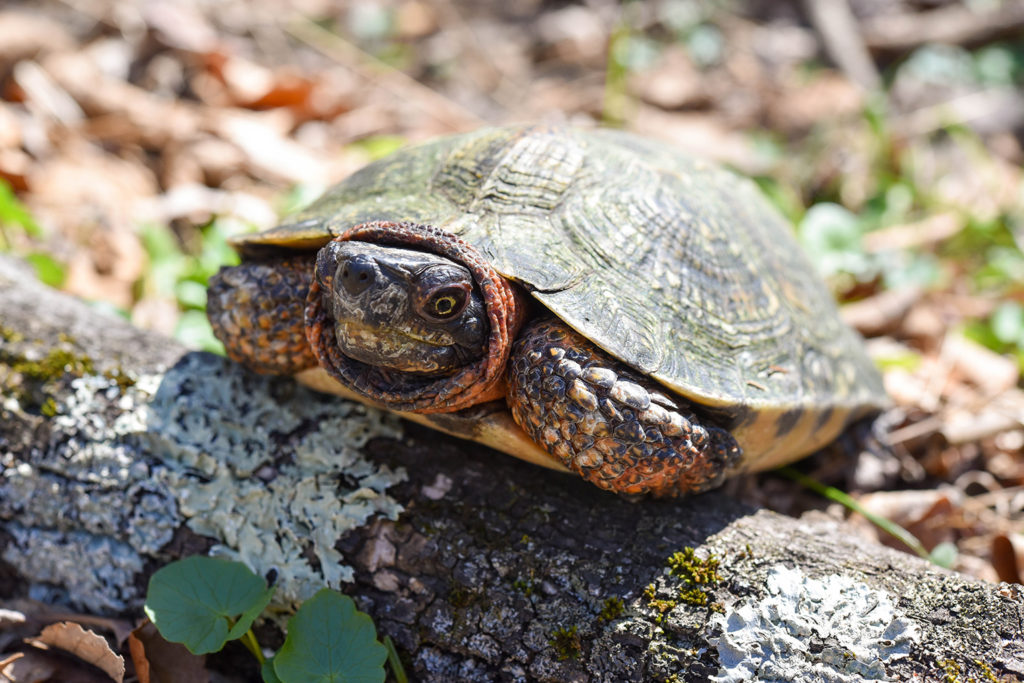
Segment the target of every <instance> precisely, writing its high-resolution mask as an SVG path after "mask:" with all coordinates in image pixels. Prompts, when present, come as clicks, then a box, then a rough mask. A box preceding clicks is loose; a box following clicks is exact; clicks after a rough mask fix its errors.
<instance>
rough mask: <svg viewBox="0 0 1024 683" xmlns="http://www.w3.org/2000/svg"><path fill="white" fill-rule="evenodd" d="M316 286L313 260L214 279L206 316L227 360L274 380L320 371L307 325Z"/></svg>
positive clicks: (249, 268)
mask: <svg viewBox="0 0 1024 683" xmlns="http://www.w3.org/2000/svg"><path fill="white" fill-rule="evenodd" d="M312 280H313V259H312V258H311V257H309V258H301V257H293V258H290V259H277V260H273V261H258V262H252V263H243V264H242V265H240V266H234V267H230V268H221V269H220V272H218V273H217V274H216V275H214V276H213V277H212V278H210V286H209V289H208V293H207V302H206V315H207V317H208V318H209V319H210V325H212V326H213V333H214V334H215V335H216V336H217V338H218V339H220V340H221V342H223V343H224V348H225V350H226V351H227V354H228V358H230V359H231V360H233V361H235V362H236V363H241V364H242V365H245V366H247V367H249V368H250V369H252V370H255V371H256V372H262V373H266V374H274V375H289V374H292V373H295V372H298V371H299V370H304V369H306V368H312V367H316V365H317V361H316V357H315V356H314V355H313V352H312V350H311V349H310V347H309V342H307V341H306V331H305V329H306V328H305V324H304V322H303V315H304V311H305V308H306V292H308V291H309V285H310V282H312Z"/></svg>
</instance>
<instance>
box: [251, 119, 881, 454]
mask: <svg viewBox="0 0 1024 683" xmlns="http://www.w3.org/2000/svg"><path fill="white" fill-rule="evenodd" d="M381 220H384V221H412V222H416V223H422V224H427V225H433V226H436V227H440V228H443V229H444V230H447V231H449V232H452V233H454V234H456V235H458V236H460V237H462V238H463V239H464V240H466V241H467V242H469V243H470V244H472V245H473V246H475V247H476V248H477V249H478V250H479V251H480V252H482V253H483V254H484V255H485V257H487V258H488V259H489V260H490V262H491V264H492V265H493V266H494V267H495V268H496V269H497V271H498V272H499V273H501V274H503V275H505V276H506V277H508V278H510V279H512V280H514V281H515V282H517V283H519V284H521V285H522V286H524V287H525V288H526V289H527V290H528V291H529V292H531V294H532V295H533V296H534V297H535V298H536V299H537V300H538V301H540V302H541V303H542V304H543V305H544V306H545V307H547V308H548V309H549V310H550V311H552V312H553V313H554V314H555V315H557V316H558V317H559V318H561V319H562V320H564V321H565V322H567V323H568V324H569V325H570V326H571V327H573V328H575V329H576V330H577V331H579V332H581V333H582V334H583V335H584V336H586V337H588V338H589V339H591V340H592V341H594V342H595V343H596V344H597V345H598V346H600V347H601V348H603V349H604V350H605V351H607V352H608V353H610V354H611V355H613V356H615V357H616V358H618V359H620V360H622V361H624V362H625V363H627V364H629V365H631V366H633V367H634V368H636V369H637V370H639V371H641V372H643V373H645V374H647V375H649V376H651V377H653V378H654V379H656V380H657V381H659V382H661V383H662V384H664V385H665V386H666V387H668V388H669V389H671V390H672V391H675V392H677V393H679V394H681V395H683V396H684V397H686V398H689V399H692V400H693V401H695V402H697V403H700V404H703V405H705V406H709V407H710V408H711V409H712V412H714V413H717V414H720V415H721V417H722V422H723V426H726V427H727V428H729V429H730V430H731V431H732V432H733V433H734V435H735V436H736V438H737V440H738V441H739V442H740V443H741V445H742V446H743V448H744V450H745V451H747V454H746V455H747V456H748V457H750V456H752V455H756V456H757V457H758V460H759V461H760V462H758V465H759V467H758V469H760V468H762V467H765V466H768V465H770V464H771V461H772V459H773V456H778V457H779V458H787V455H786V448H787V443H788V442H790V441H792V442H793V443H796V442H797V441H801V442H807V443H808V444H809V446H814V445H816V444H817V442H818V441H819V440H818V439H814V438H812V439H810V441H808V440H807V435H808V434H815V433H817V432H821V433H822V439H821V440H820V441H822V442H825V441H827V440H831V438H834V436H835V434H836V433H837V432H838V431H839V430H840V429H841V428H842V425H844V424H846V423H847V422H848V421H849V420H850V419H851V418H853V417H856V416H857V415H860V414H863V413H866V412H868V411H870V410H872V409H874V408H877V407H879V406H881V405H884V402H885V397H884V391H883V389H882V386H881V382H880V379H879V377H878V374H877V371H876V370H875V368H874V367H873V365H872V363H871V361H870V360H869V359H868V357H867V356H866V354H865V352H864V350H863V347H862V344H861V341H860V339H859V338H858V337H857V335H856V334H855V333H854V332H852V331H851V330H850V329H849V328H847V327H846V326H845V325H844V324H843V323H842V322H841V321H840V319H839V316H838V313H837V309H836V306H835V303H834V302H833V301H832V298H831V296H830V294H829V292H828V290H827V288H826V287H825V286H824V285H823V283H822V282H821V280H820V278H819V277H818V275H817V274H816V272H815V270H814V267H813V265H812V264H811V263H810V261H809V260H808V259H807V258H806V256H805V255H804V254H803V253H802V252H801V250H800V247H799V246H798V244H797V243H796V240H795V239H794V237H793V231H792V227H791V226H790V225H789V224H788V223H787V222H786V221H785V220H784V219H783V218H782V217H781V216H780V215H779V214H778V213H777V212H776V211H775V210H774V209H773V208H772V207H771V206H770V205H769V204H768V202H767V201H766V200H765V199H764V198H763V197H762V195H761V194H760V192H759V191H758V189H757V188H756V186H755V185H754V184H753V183H752V182H750V181H749V180H746V179H742V178H740V177H738V176H736V175H735V174H733V173H730V172H728V171H726V170H723V169H721V168H719V167H717V166H715V165H713V164H710V163H708V162H704V161H701V160H697V159H693V158H690V157H688V156H685V155H683V154H681V153H680V152H678V151H675V150H673V149H671V148H669V147H668V146H667V145H665V144H662V143H657V142H654V141H650V140H646V139H643V138H639V137H636V136H633V135H630V134H628V133H623V132H618V131H610V130H579V129H574V128H567V127H566V128H562V127H513V128H497V129H494V128H492V129H484V130H481V131H477V132H474V133H469V134H465V135H459V136H454V137H448V138H442V139H439V140H436V141H433V142H429V143H427V144H424V145H421V146H418V147H413V148H410V149H408V150H403V151H401V152H399V153H397V154H395V155H392V156H390V157H388V158H386V159H383V160H381V161H379V162H376V163H373V164H370V165H369V166H367V167H365V168H363V169H362V170H360V171H358V172H357V173H355V174H354V175H352V176H351V177H349V178H348V179H346V180H345V181H343V182H341V183H340V184H338V185H337V186H335V187H334V188H332V189H331V190H329V191H328V192H327V193H326V194H325V195H324V196H323V197H322V198H320V199H319V200H318V201H317V202H315V203H314V204H313V205H311V206H310V207H309V208H307V209H305V210H304V211H303V212H302V213H300V214H299V215H297V216H295V217H293V218H292V219H291V220H290V221H289V222H288V223H287V224H286V225H283V226H281V227H278V228H274V229H272V230H269V231H267V232H264V233H260V234H258V235H251V236H246V237H244V238H242V239H240V240H238V241H237V242H236V244H235V246H236V247H237V248H238V249H239V251H240V252H241V253H242V254H243V255H247V254H248V255H255V254H258V253H260V252H264V251H266V250H267V249H268V248H271V249H272V250H273V251H275V252H279V251H280V250H281V249H282V248H298V249H312V248H316V247H318V246H320V245H322V244H324V243H325V242H326V241H328V240H329V239H330V238H331V237H332V236H335V235H338V234H340V233H343V232H344V231H345V230H346V229H348V228H350V227H353V226H355V225H358V224H361V223H365V222H368V221H381ZM826 434H828V435H827V438H826ZM789 437H792V439H791V438H789ZM802 450H803V449H802Z"/></svg>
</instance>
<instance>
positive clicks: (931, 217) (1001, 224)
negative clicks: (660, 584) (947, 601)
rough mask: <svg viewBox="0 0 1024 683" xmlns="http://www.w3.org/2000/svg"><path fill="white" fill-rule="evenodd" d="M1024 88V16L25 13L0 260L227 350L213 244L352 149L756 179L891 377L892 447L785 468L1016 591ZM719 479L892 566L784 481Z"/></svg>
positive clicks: (177, 6) (938, 10) (315, 179)
mask: <svg viewBox="0 0 1024 683" xmlns="http://www.w3.org/2000/svg"><path fill="white" fill-rule="evenodd" d="M1022 84H1024V2H1020V1H1018V0H1004V1H1003V2H999V1H998V0H992V1H991V2H966V1H963V2H960V1H958V0H900V1H898V2H880V1H878V0H829V1H828V2H825V1H822V2H805V3H798V2H768V1H767V0H742V1H741V0H733V1H730V2H724V1H723V2H712V1H710V0H708V1H704V2H702V1H700V0H657V1H650V2H642V1H638V0H635V1H633V2H625V3H621V4H620V3H617V2H610V1H607V0H591V1H590V2H583V3H574V2H544V1H542V0H506V1H505V2H495V1H493V0H484V1H482V2H471V1H470V0H373V1H369V2H331V1H330V0H296V1H294V2H286V1H284V0H224V1H223V2H211V1H207V0H178V1H172V0H153V1H149V2H132V1H130V0H64V1H58V0H25V1H18V0H14V1H13V2H12V1H8V2H6V3H4V5H3V7H2V8H0V250H3V251H7V252H11V253H14V254H15V255H18V256H21V257H24V258H26V259H27V260H28V261H29V262H30V263H32V264H33V265H34V266H35V267H36V269H37V271H38V272H39V274H40V276H41V277H42V278H43V279H44V280H45V281H47V282H49V283H51V284H53V285H55V286H58V287H60V288H62V289H64V290H65V291H67V292H70V293H73V294H76V295H78V296H81V297H83V298H85V299H88V300H90V301H94V302H96V305H98V306H103V307H107V308H111V309H113V310H116V311H118V312H119V313H121V314H122V315H124V316H126V317H127V318H129V319H130V320H132V321H133V322H134V323H136V324H137V325H140V326H143V327H148V328H152V329H156V330H159V331H162V332H165V333H167V334H172V335H175V336H177V337H178V338H179V339H182V340H184V341H185V342H187V343H189V344H192V345H194V346H196V347H200V348H210V349H216V346H217V344H216V341H215V340H214V339H213V338H212V336H211V334H210V331H209V327H208V325H207V324H206V321H205V316H204V314H203V308H204V305H205V289H204V287H205V281H206V278H208V277H209V275H210V274H212V273H213V272H216V270H217V268H218V267H219V266H220V265H222V264H224V263H229V262H232V260H233V259H234V258H235V257H234V255H233V254H232V253H231V252H230V249H228V248H227V246H226V244H225V239H226V237H227V236H229V235H232V234H237V233H240V232H244V231H251V230H259V229H263V228H267V227H270V226H272V225H274V224H275V222H276V221H277V219H278V217H279V216H280V215H282V214H283V213H287V212H288V211H290V210H293V209H294V208H296V207H297V206H300V205H301V204H303V203H304V202H306V201H308V200H309V199H311V198H312V197H314V196H315V195H316V194H317V193H319V192H320V191H322V190H323V189H324V188H326V187H327V186H329V185H330V184H331V183H333V182H336V181H338V180H340V179H342V178H344V177H345V176H347V175H348V174H350V173H351V172H353V171H354V170H355V169H357V168H359V167H360V166H362V165H363V164H365V163H367V162H368V161H370V160H373V159H376V158H379V157H380V156H383V155H385V154H387V153H388V152H390V151H393V150H395V149H397V148H399V147H401V146H403V145H406V144H409V143H414V142H417V141H420V140H424V139H428V138H430V137H433V136H436V135H439V134H444V133H451V132H457V131H466V130H472V129H474V128H477V127H480V126H483V125H494V124H504V123H510V122H526V121H537V122H571V123H575V124H579V125H598V124H603V125H612V126H620V127H623V128H626V129H628V130H632V131H635V132H637V133H640V134H643V135H647V136H650V137H653V138H656V139H659V140H664V141H665V142H666V143H670V144H672V145H675V146H677V147H679V148H682V149H684V150H687V151H689V152H692V153H694V154H698V155H701V156H704V157H707V158H710V159H713V160H716V161H718V162H720V163H722V164H726V165H728V166H730V167H732V168H734V169H736V170H737V171H739V172H740V173H743V174H746V175H749V176H752V177H754V178H755V179H757V181H758V182H759V184H760V185H761V186H762V188H763V189H764V190H765V192H766V193H767V194H768V195H769V197H771V198H772V199H773V200H774V201H775V202H776V204H777V205H778V206H779V208H780V209H781V210H782V211H783V212H784V213H785V214H786V215H787V216H788V217H789V218H791V219H792V220H793V222H794V224H795V226H796V230H797V234H798V236H799V237H800V239H801V241H802V243H803V244H804V246H805V248H806V249H807V250H808V251H809V252H810V253H811V255H812V258H813V260H814V261H815V262H816V263H817V264H819V265H820V267H821V270H822V275H823V276H824V277H825V278H826V279H827V280H828V282H829V285H830V286H831V287H832V288H833V291H834V292H835V294H836V296H837V297H838V298H839V300H840V301H842V302H844V304H845V305H844V316H845V317H846V319H847V321H848V322H850V324H852V325H853V326H855V327H856V328H857V329H858V330H859V331H860V332H861V333H862V334H863V335H864V336H865V337H867V339H868V345H869V350H870V352H871V354H872V356H873V358H874V359H875V360H876V362H877V363H878V365H879V367H880V368H882V369H883V371H884V378H885V385H886V388H887V390H888V392H889V394H890V396H891V398H892V401H893V407H892V408H891V409H890V410H889V411H887V412H886V414H885V415H884V416H883V417H882V423H881V424H882V425H883V427H884V437H883V440H884V441H885V442H886V444H887V446H888V448H889V455H880V454H879V452H864V453H860V454H859V457H827V456H825V455H821V456H818V457H813V458H811V459H809V460H808V461H806V462H805V463H803V464H801V466H800V469H801V471H802V472H804V473H805V474H807V475H809V476H810V477H812V478H813V479H815V480H817V481H819V482H822V483H824V484H827V485H830V486H834V487H836V488H838V489H840V490H841V491H844V492H846V493H847V494H849V495H850V496H852V497H853V498H854V499H856V500H857V501H858V502H859V504H860V505H861V506H862V507H863V508H865V509H866V510H867V511H869V512H871V513H874V514H877V515H881V516H884V517H886V518H888V519H890V520H892V521H894V522H896V523H898V524H900V525H902V526H903V527H905V528H906V529H908V530H909V531H910V532H911V533H912V534H914V536H916V537H917V538H918V539H919V540H920V542H921V544H922V545H923V547H924V548H925V549H926V550H927V551H929V552H931V551H933V550H934V549H935V548H937V547H940V548H941V549H942V550H941V553H940V554H944V555H945V556H946V558H947V559H948V560H949V561H950V562H951V564H952V566H953V568H955V569H956V570H958V571H961V572H964V573H966V574H970V575H972V576H975V577H978V578H981V579H984V580H988V581H1007V582H1015V583H1021V582H1022V581H1024V393H1022V388H1021V387H1022V381H1021V369H1022V367H1024V184H1022V177H1021V160H1022V157H1024V154H1022V147H1021V143H1022V139H1024V138H1022V134H1024V91H1022ZM624 182H628V179H624ZM833 455H834V453H833ZM729 486H730V491H731V492H732V493H733V494H735V495H736V496H738V497H740V498H742V499H743V500H746V501H748V502H753V503H756V504H759V505H764V506H768V507H771V508H773V509H776V510H780V511H782V512H786V513H789V514H800V513H801V512H802V511H805V510H808V509H812V508H817V509H827V510H828V511H829V512H830V513H831V514H834V515H836V516H841V517H851V518H853V519H854V520H855V521H856V523H857V527H858V529H860V531H861V533H863V535H864V537H865V538H866V539H875V540H878V541H880V542H882V543H886V544H890V545H892V546H893V547H898V548H901V549H904V550H907V551H908V552H910V550H908V549H907V548H906V546H904V545H903V544H902V543H900V542H899V541H898V540H896V539H894V538H893V537H892V536H890V535H888V534H886V533H884V532H882V531H880V530H879V529H878V528H877V527H876V526H874V525H873V524H871V523H869V522H867V521H866V520H865V519H864V517H862V516H861V515H859V514H857V513H852V512H850V511H849V510H848V509H847V508H845V507H843V506H841V505H839V504H838V503H835V502H831V501H829V500H826V499H824V498H821V497H820V496H818V494H815V493H811V492H809V491H807V490H806V489H803V488H801V487H799V486H798V485H797V484H795V483H793V482H792V481H791V480H790V479H787V478H785V477H781V476H779V475H776V474H768V475H762V476H758V477H747V478H743V479H740V480H738V481H734V482H731V483H730V484H729ZM941 544H945V545H941ZM954 548H955V557H954V555H953V552H952V551H953V549H954Z"/></svg>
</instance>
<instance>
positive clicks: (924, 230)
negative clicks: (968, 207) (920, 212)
mask: <svg viewBox="0 0 1024 683" xmlns="http://www.w3.org/2000/svg"><path fill="white" fill-rule="evenodd" d="M965 223H966V220H965V219H964V217H963V216H962V215H960V214H958V213H955V212H952V211H947V212H945V213H937V214H935V215H933V216H929V217H927V218H925V219H923V220H920V221H916V222H914V223H903V224H901V225H893V226H890V227H888V228H883V229H882V230H875V231H873V232H869V233H868V234H866V235H864V242H863V244H864V249H865V250H867V251H869V252H878V251H884V250H888V249H893V250H896V249H915V248H920V247H927V246H930V245H934V244H937V243H939V242H942V241H943V240H947V239H949V238H950V237H952V236H953V235H955V234H957V233H958V232H960V231H961V230H963V228H964V225H965Z"/></svg>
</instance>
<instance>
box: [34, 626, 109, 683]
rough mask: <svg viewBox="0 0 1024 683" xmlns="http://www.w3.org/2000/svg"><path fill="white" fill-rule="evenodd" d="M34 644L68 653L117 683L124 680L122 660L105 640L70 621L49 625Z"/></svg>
mask: <svg viewBox="0 0 1024 683" xmlns="http://www.w3.org/2000/svg"><path fill="white" fill-rule="evenodd" d="M33 642H34V643H44V644H46V645H49V646H51V647H56V648H59V649H61V650H64V651H65V652H69V653H71V654H73V655H75V656H76V657H78V658H79V659H81V660H82V661H85V662H88V663H89V664H92V665H93V666H95V667H96V668H98V669H100V670H101V671H103V672H105V673H106V674H107V675H108V676H110V677H111V678H112V679H114V680H115V681H116V682H117V683H121V682H122V681H123V680H124V658H123V657H121V656H120V655H119V654H117V653H115V652H114V651H113V650H112V649H111V648H110V644H109V643H107V640H106V638H104V637H103V636H100V635H97V634H96V633H93V632H92V631H87V630H85V629H84V628H82V627H81V625H79V624H76V623H74V622H70V621H62V622H60V623H59V624H50V625H49V626H47V627H46V628H44V629H43V631H42V633H40V634H39V637H38V638H35V639H34V640H33Z"/></svg>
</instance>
